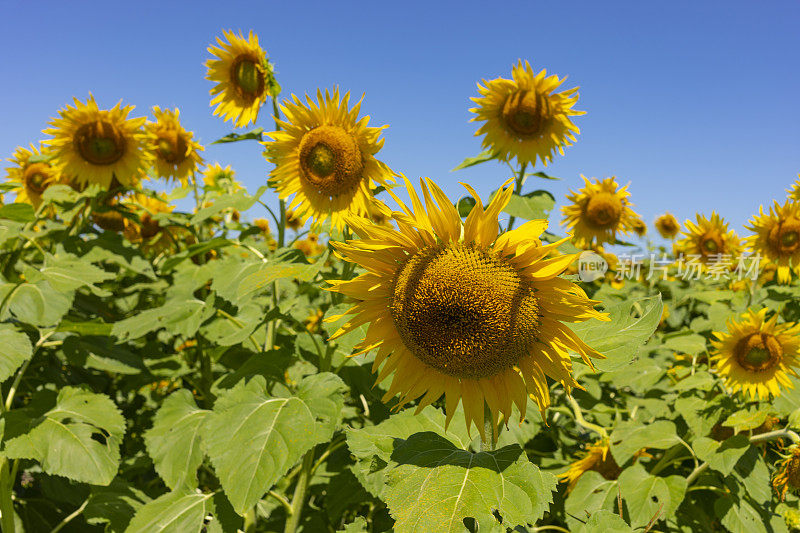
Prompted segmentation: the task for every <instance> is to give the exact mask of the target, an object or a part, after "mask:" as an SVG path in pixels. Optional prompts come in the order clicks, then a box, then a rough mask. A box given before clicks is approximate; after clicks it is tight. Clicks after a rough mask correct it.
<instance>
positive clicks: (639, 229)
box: [631, 218, 647, 237]
mask: <svg viewBox="0 0 800 533" xmlns="http://www.w3.org/2000/svg"><path fill="white" fill-rule="evenodd" d="M631 226H632V227H633V232H634V233H636V235H638V236H639V237H644V236H645V235H647V224H645V223H644V220H642V219H641V218H634V219H633V222H632V223H631Z"/></svg>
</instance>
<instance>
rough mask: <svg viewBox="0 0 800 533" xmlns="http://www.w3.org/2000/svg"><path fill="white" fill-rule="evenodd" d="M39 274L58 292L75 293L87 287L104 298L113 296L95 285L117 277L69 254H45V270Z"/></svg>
mask: <svg viewBox="0 0 800 533" xmlns="http://www.w3.org/2000/svg"><path fill="white" fill-rule="evenodd" d="M39 273H40V274H41V275H42V277H43V278H44V279H46V280H47V281H49V282H50V285H51V286H52V287H53V288H54V289H56V290H58V291H74V290H76V289H79V288H81V287H87V288H88V289H89V290H91V291H92V292H93V293H94V294H96V295H97V296H102V297H107V296H111V293H110V292H108V291H106V290H103V289H101V288H99V287H96V286H95V283H100V282H103V281H106V280H109V279H113V278H114V277H116V276H115V275H114V274H112V273H110V272H106V271H105V270H103V269H102V268H98V267H96V266H95V265H93V264H91V263H90V262H88V261H85V260H83V259H81V258H79V257H78V256H76V255H72V254H68V253H61V254H58V255H51V254H45V256H44V268H42V269H41V270H40V271H39ZM31 281H32V280H31Z"/></svg>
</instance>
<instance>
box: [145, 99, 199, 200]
mask: <svg viewBox="0 0 800 533" xmlns="http://www.w3.org/2000/svg"><path fill="white" fill-rule="evenodd" d="M179 114H180V111H179V110H178V109H177V108H176V109H175V110H174V111H170V110H169V109H164V110H163V111H162V110H161V108H160V107H158V106H153V116H154V117H156V121H155V122H152V123H149V124H148V125H147V130H148V131H149V132H150V133H151V135H152V137H153V153H154V154H155V168H156V173H157V174H158V175H159V176H161V177H162V178H173V179H176V180H178V181H180V182H181V184H183V185H184V186H185V185H187V184H188V183H189V176H190V175H191V174H193V173H194V172H196V171H197V167H198V165H201V164H202V163H203V158H202V157H200V152H201V151H202V150H203V147H202V146H200V144H199V143H198V142H197V141H194V140H193V139H192V137H193V136H194V135H193V134H192V132H190V131H186V130H185V129H184V127H183V126H181V123H180V120H179V118H178V117H179Z"/></svg>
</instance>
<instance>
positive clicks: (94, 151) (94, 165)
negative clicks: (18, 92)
mask: <svg viewBox="0 0 800 533" xmlns="http://www.w3.org/2000/svg"><path fill="white" fill-rule="evenodd" d="M74 100H75V107H70V106H69V105H68V106H67V107H66V109H63V110H59V112H58V113H59V115H61V118H56V119H53V121H52V122H50V125H51V126H53V127H52V128H51V129H47V130H44V133H46V134H49V135H52V136H53V138H52V139H50V140H48V141H45V143H46V144H48V145H49V146H50V147H52V151H53V165H54V166H56V167H57V168H58V169H59V170H60V171H61V173H62V174H63V175H64V177H65V178H67V179H68V180H70V182H72V183H74V184H75V185H77V186H78V187H80V186H83V185H87V184H92V183H96V184H98V185H100V186H101V187H103V188H105V189H109V188H111V186H112V180H116V182H117V183H119V184H120V185H122V186H125V187H131V186H133V185H135V184H136V183H137V182H138V180H139V179H140V177H141V176H142V175H143V174H144V173H145V171H146V169H147V168H148V167H149V165H150V162H151V160H152V157H153V156H152V153H151V150H150V147H151V146H152V144H151V137H150V134H149V133H148V132H146V131H145V130H144V129H143V128H142V126H144V123H145V121H146V119H145V118H144V117H139V118H128V114H129V113H130V112H131V110H133V106H125V107H121V105H122V102H121V101H120V102H119V103H117V105H116V106H114V107H113V108H112V109H102V110H101V109H99V108H98V107H97V102H95V100H94V96H92V95H91V94H90V95H89V100H87V102H86V104H83V103H81V102H80V100H78V99H77V98H75V99H74Z"/></svg>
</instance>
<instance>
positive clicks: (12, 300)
mask: <svg viewBox="0 0 800 533" xmlns="http://www.w3.org/2000/svg"><path fill="white" fill-rule="evenodd" d="M73 296H74V295H73V293H71V292H62V291H57V290H55V289H54V288H53V287H52V286H51V285H50V283H49V282H47V281H45V280H40V281H37V282H36V283H22V284H19V285H15V284H11V283H7V284H6V285H3V286H2V287H0V301H2V300H3V299H4V298H6V297H8V301H7V307H6V309H5V310H4V311H3V314H2V316H0V320H5V319H7V318H8V315H9V314H11V315H13V316H14V317H16V318H17V320H19V321H20V322H23V323H25V324H30V325H32V326H40V327H44V326H55V325H58V323H59V322H60V321H61V318H62V317H63V316H64V315H65V314H66V313H67V311H69V308H70V306H71V305H72V298H73Z"/></svg>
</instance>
